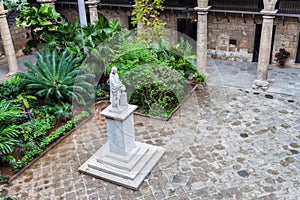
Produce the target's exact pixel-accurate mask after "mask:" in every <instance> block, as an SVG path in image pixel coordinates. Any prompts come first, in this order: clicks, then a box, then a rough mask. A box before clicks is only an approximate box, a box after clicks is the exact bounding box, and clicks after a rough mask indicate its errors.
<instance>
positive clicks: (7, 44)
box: [0, 3, 18, 75]
mask: <svg viewBox="0 0 300 200" xmlns="http://www.w3.org/2000/svg"><path fill="white" fill-rule="evenodd" d="M7 12H8V11H7V10H4V6H3V3H0V32H1V39H2V42H3V47H4V52H5V56H6V60H7V64H8V67H9V74H8V75H12V74H14V73H16V72H17V71H18V63H17V58H16V54H15V49H14V45H13V41H12V38H11V35H10V30H9V27H8V23H7V19H6V13H7Z"/></svg>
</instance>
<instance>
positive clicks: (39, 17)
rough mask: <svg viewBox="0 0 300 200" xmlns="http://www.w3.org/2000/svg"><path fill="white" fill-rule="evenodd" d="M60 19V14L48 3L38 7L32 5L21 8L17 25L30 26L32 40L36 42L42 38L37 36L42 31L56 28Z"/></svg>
mask: <svg viewBox="0 0 300 200" xmlns="http://www.w3.org/2000/svg"><path fill="white" fill-rule="evenodd" d="M61 20H62V18H61V15H60V14H59V13H58V12H56V11H55V10H54V9H53V8H52V7H51V6H50V5H49V4H42V5H41V6H40V7H39V8H37V7H34V6H32V7H28V8H26V9H24V10H22V11H21V13H20V16H19V17H18V18H17V25H18V26H23V27H30V30H31V35H32V37H33V40H34V42H35V43H37V42H38V40H39V39H42V38H39V37H40V35H41V34H42V33H44V32H49V31H50V32H51V31H54V30H57V28H58V27H59V23H60V21H61Z"/></svg>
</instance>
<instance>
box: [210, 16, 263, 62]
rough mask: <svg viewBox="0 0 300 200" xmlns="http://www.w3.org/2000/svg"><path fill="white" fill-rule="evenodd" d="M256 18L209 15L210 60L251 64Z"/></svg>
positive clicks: (257, 20) (258, 20)
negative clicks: (216, 59)
mask: <svg viewBox="0 0 300 200" xmlns="http://www.w3.org/2000/svg"><path fill="white" fill-rule="evenodd" d="M260 21H261V20H260V19H259V18H258V17H257V16H254V18H253V16H251V15H245V16H243V17H242V16H241V14H227V16H225V14H224V13H216V14H212V13H209V15H208V49H209V50H208V55H209V56H211V57H212V58H218V59H228V60H234V61H246V62H251V61H252V57H253V49H254V35H255V26H256V24H255V23H260Z"/></svg>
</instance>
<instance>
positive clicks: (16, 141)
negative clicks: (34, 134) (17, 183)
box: [0, 100, 22, 163]
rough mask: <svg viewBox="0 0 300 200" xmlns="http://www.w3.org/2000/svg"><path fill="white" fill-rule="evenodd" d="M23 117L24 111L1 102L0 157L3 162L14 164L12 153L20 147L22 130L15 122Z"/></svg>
mask: <svg viewBox="0 0 300 200" xmlns="http://www.w3.org/2000/svg"><path fill="white" fill-rule="evenodd" d="M21 115H22V110H21V109H20V108H18V107H16V106H15V105H13V104H12V103H11V102H9V101H6V100H2V101H0V157H1V161H2V162H10V163H14V162H15V158H14V157H13V156H12V155H11V153H12V152H13V151H14V150H15V148H16V147H17V146H19V145H20V143H21V141H20V134H19V133H20V131H21V128H20V126H18V125H15V124H14V122H15V121H16V120H17V119H18V118H19V117H20V116H21Z"/></svg>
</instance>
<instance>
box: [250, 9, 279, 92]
mask: <svg viewBox="0 0 300 200" xmlns="http://www.w3.org/2000/svg"><path fill="white" fill-rule="evenodd" d="M276 12H277V10H276V11H265V10H262V11H261V14H263V24H262V31H261V39H260V47H259V57H258V64H257V74H256V79H255V80H254V82H253V85H252V87H253V88H254V89H263V90H267V89H268V87H269V83H268V81H267V77H268V68H269V61H270V52H271V45H272V33H273V20H274V17H275V14H276Z"/></svg>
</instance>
